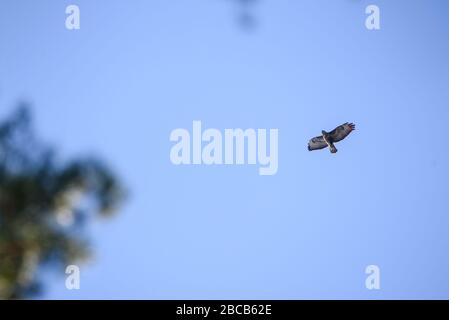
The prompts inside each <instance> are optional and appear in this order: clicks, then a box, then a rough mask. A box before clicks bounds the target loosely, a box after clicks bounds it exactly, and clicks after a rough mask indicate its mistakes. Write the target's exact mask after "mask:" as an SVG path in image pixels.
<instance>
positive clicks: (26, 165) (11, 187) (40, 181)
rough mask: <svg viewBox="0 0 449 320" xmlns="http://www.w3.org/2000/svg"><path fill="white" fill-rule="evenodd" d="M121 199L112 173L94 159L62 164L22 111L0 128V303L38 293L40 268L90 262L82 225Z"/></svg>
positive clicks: (25, 110) (115, 206) (118, 187)
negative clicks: (37, 136)
mask: <svg viewBox="0 0 449 320" xmlns="http://www.w3.org/2000/svg"><path fill="white" fill-rule="evenodd" d="M122 199H123V190H122V188H121V186H120V184H119V183H118V181H117V180H116V178H115V177H114V175H113V174H112V172H111V171H110V170H108V168H107V167H106V166H105V165H104V164H103V163H102V162H100V161H98V160H95V159H90V158H89V159H80V160H73V161H68V162H67V163H60V162H58V161H56V159H55V156H54V152H53V150H52V149H51V148H49V147H47V146H45V145H43V144H42V143H41V142H40V141H39V140H38V139H37V138H36V136H35V135H34V133H33V130H32V123H31V116H30V112H29V110H28V109H27V108H26V107H21V108H19V109H18V110H17V111H16V112H15V114H14V115H12V117H11V118H10V119H8V120H6V121H4V122H3V123H0V299H10V298H14V299H20V298H27V297H31V296H33V295H35V294H38V293H39V292H40V289H41V283H40V279H39V278H40V277H39V273H40V271H41V270H42V269H43V268H49V267H52V268H55V267H56V268H60V269H61V270H64V267H65V266H66V265H68V264H72V263H79V262H82V261H83V260H85V259H87V258H88V257H89V256H90V250H89V243H88V241H87V237H86V235H85V232H84V230H85V226H86V223H87V222H89V220H90V219H91V218H92V217H94V216H95V215H103V216H108V215H110V214H111V213H112V212H114V211H115V209H117V206H118V205H119V204H120V202H121V201H122Z"/></svg>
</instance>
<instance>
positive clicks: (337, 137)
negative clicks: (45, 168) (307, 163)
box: [308, 122, 355, 153]
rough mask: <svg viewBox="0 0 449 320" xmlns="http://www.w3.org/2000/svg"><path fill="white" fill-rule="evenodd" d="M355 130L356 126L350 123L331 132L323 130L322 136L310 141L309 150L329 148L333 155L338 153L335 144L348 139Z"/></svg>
mask: <svg viewBox="0 0 449 320" xmlns="http://www.w3.org/2000/svg"><path fill="white" fill-rule="evenodd" d="M353 130H355V124H353V123H348V122H346V123H344V124H342V125H341V126H338V127H336V128H335V129H334V130H332V131H331V132H326V131H324V130H322V131H321V136H318V137H315V138H312V139H310V141H309V145H308V149H309V151H313V150H319V149H324V148H327V147H329V150H330V152H331V153H336V152H337V151H338V150H337V148H335V146H334V143H336V142H338V141H341V140H343V139H344V138H346V137H347V136H348V135H349V134H350V133H351V132H352V131H353Z"/></svg>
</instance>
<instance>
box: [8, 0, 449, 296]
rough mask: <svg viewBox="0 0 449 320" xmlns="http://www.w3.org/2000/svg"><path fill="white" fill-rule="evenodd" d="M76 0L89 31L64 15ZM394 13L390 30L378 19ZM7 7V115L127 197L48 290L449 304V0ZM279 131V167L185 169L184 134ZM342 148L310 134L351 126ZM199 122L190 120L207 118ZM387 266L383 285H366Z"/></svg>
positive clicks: (43, 0) (46, 2) (12, 3)
mask: <svg viewBox="0 0 449 320" xmlns="http://www.w3.org/2000/svg"><path fill="white" fill-rule="evenodd" d="M69 4H77V5H78V6H79V7H80V10H81V29H80V30H78V31H69V30H67V29H66V28H65V17H66V14H65V8H66V6H67V5H69ZM369 4H376V5H378V6H379V8H380V14H381V16H380V18H381V29H380V30H378V31H369V30H367V29H366V28H365V18H366V14H365V8H366V6H367V5H369ZM238 13H239V8H238V6H237V5H236V3H234V2H232V1H225V0H191V1H181V0H151V1H149V0H133V1H124V0H107V1H106V0H96V1H89V0H76V1H75V0H73V1H67V0H64V1H62V0H61V1H53V0H40V1H34V0H28V1H25V0H2V1H1V2H0V117H3V116H4V115H6V114H8V113H9V112H10V111H11V110H12V109H13V108H14V107H15V106H16V104H17V102H18V101H21V100H26V101H29V102H31V103H32V105H33V111H34V114H35V119H36V126H37V129H38V132H39V133H40V135H41V136H43V137H44V139H45V140H46V141H48V142H50V143H53V144H54V145H56V146H57V147H58V151H59V154H60V155H61V156H63V157H72V156H77V155H82V154H91V153H95V154H98V155H100V156H101V157H103V158H104V159H105V160H107V162H108V163H109V164H110V165H111V166H112V167H113V168H114V169H115V171H116V172H117V173H118V174H119V175H120V176H121V178H122V179H123V181H124V183H125V185H126V186H127V188H128V190H129V193H130V196H129V199H128V201H127V202H126V203H125V205H124V207H123V210H122V211H121V212H120V214H119V215H117V217H116V218H114V219H112V220H110V221H107V222H104V223H103V222H96V223H95V224H94V225H93V226H91V227H90V229H91V230H90V233H91V235H92V237H91V238H92V243H93V245H94V250H95V252H96V258H95V260H94V261H93V262H92V263H90V264H89V265H84V266H82V267H81V289H80V290H78V291H69V290H67V289H66V288H65V285H64V281H65V277H64V274H62V273H61V274H58V275H46V277H47V278H48V282H49V285H48V286H47V287H46V288H47V290H46V294H45V295H44V296H43V298H49V299H51V298H64V299H79V298H140V299H161V298H162V299H164V298H165V299H171V298H176V299H197V298H200V299H215V298H224V299H227V298H234V299H240V298H244V299H262V298H266V299H301V298H337V299H340V298H354V299H377V298H449V277H448V274H447V272H448V270H449V258H448V255H449V234H448V230H449V216H448V214H449V210H448V209H449V204H448V199H447V197H448V188H447V186H448V178H449V169H448V167H447V164H448V162H449V151H448V150H449V149H448V147H447V146H446V142H445V137H446V136H447V123H448V120H449V105H448V101H449V90H448V89H449V87H448V84H449V62H448V57H449V41H448V39H449V20H448V19H447V15H448V14H449V3H448V2H447V1H446V0H432V1H428V0H417V1H409V0H396V1H386V0H370V1H365V0H327V1H324V0H302V1H299V0H298V1H293V0H260V1H258V2H256V3H255V4H254V5H253V8H252V13H253V15H254V17H255V19H256V25H255V27H254V28H252V29H250V30H246V29H242V28H241V27H239V25H238V23H237V19H236V15H237V14H238ZM193 120H201V121H202V124H203V126H204V127H205V128H218V129H220V130H224V129H225V128H244V129H245V128H266V129H269V128H277V129H279V170H278V172H277V174H276V175H273V176H260V175H259V174H258V170H257V166H254V165H252V166H251V165H247V166H174V165H173V164H171V162H170V158H169V152H170V148H171V147H172V145H173V143H171V142H170V141H169V135H170V132H171V130H173V129H175V128H187V129H190V128H191V126H192V121H193ZM346 121H350V122H354V123H356V125H357V130H356V131H355V132H354V133H352V134H351V135H350V136H349V137H348V138H347V139H346V140H344V141H343V142H340V143H339V144H338V145H337V148H338V149H339V152H338V153H337V154H336V155H331V154H330V153H329V152H328V151H327V150H322V151H315V152H309V151H307V148H306V146H307V141H308V139H309V138H311V137H313V136H316V135H318V134H319V133H320V131H321V130H322V129H326V130H331V129H333V128H334V127H335V126H337V125H339V124H341V123H343V122H346ZM190 130H191V129H190ZM371 264H375V265H378V266H379V268H380V272H381V289H380V290H367V289H366V288H365V278H366V275H365V267H366V266H368V265H371Z"/></svg>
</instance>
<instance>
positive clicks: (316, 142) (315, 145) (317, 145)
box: [308, 136, 327, 151]
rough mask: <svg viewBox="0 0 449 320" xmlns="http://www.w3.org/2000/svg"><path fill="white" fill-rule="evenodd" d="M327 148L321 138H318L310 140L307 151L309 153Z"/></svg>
mask: <svg viewBox="0 0 449 320" xmlns="http://www.w3.org/2000/svg"><path fill="white" fill-rule="evenodd" d="M326 147H327V143H326V141H324V139H323V136H318V137H315V138H312V139H310V141H309V146H308V149H309V151H312V150H319V149H323V148H326Z"/></svg>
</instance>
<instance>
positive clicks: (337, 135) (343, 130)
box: [329, 122, 355, 142]
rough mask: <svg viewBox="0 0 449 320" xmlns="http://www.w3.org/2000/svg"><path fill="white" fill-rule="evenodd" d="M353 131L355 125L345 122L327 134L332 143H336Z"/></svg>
mask: <svg viewBox="0 0 449 320" xmlns="http://www.w3.org/2000/svg"><path fill="white" fill-rule="evenodd" d="M353 130H355V124H353V123H348V122H346V123H344V124H342V125H341V126H338V127H336V128H335V129H334V130H332V131H331V132H329V135H330V136H331V138H332V141H333V142H338V141H341V140H343V139H344V138H346V137H347V136H348V134H350V133H351V132H352V131H353Z"/></svg>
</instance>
